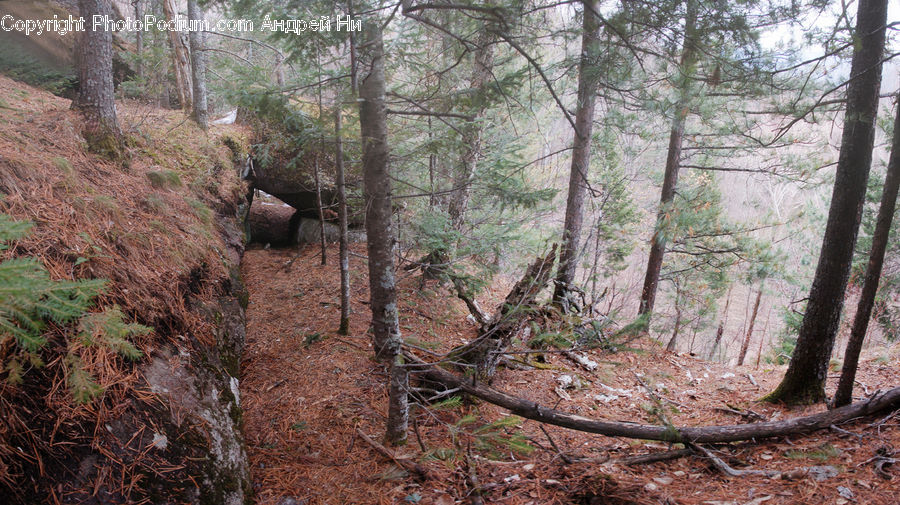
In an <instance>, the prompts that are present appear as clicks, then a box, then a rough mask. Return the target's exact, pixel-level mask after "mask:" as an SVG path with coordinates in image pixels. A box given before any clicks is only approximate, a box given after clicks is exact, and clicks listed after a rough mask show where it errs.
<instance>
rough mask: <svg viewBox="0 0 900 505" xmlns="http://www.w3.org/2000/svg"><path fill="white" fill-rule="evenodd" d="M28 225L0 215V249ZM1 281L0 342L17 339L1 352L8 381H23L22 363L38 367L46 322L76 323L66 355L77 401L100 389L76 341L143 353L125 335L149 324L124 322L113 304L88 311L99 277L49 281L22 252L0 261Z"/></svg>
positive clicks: (142, 331) (128, 353)
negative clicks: (84, 363) (81, 356)
mask: <svg viewBox="0 0 900 505" xmlns="http://www.w3.org/2000/svg"><path fill="white" fill-rule="evenodd" d="M31 227H32V224H31V223H30V222H28V221H16V220H12V219H10V217H9V216H7V215H5V214H0V250H4V249H7V248H8V247H9V246H8V243H9V242H11V241H14V240H17V239H20V238H24V237H25V236H27V235H28V234H29V232H30V230H31ZM0 286H2V288H0V346H3V345H4V344H6V342H7V341H8V340H9V339H13V340H14V341H15V343H16V347H15V349H14V350H13V351H12V352H9V353H8V354H5V355H2V356H0V358H2V365H3V371H4V372H5V374H6V380H7V381H9V382H10V383H13V384H21V383H22V382H23V381H24V374H25V369H26V365H30V366H32V367H35V368H40V367H42V366H43V364H44V363H43V360H42V359H41V355H40V353H41V350H42V349H43V348H44V347H45V346H46V344H47V338H46V337H45V336H44V333H45V330H46V329H47V327H48V325H49V324H56V325H63V326H65V325H70V324H73V323H75V322H76V321H77V323H78V333H77V338H75V339H72V338H71V337H67V338H69V341H67V342H66V348H67V353H66V356H65V363H66V365H67V367H68V378H67V382H68V386H69V390H70V391H71V394H72V397H73V398H74V399H75V401H77V402H80V403H86V402H88V401H90V400H92V399H93V398H95V397H96V396H97V395H98V394H99V393H100V392H102V388H101V387H100V386H99V385H97V384H96V382H94V380H93V378H92V377H91V375H90V373H88V372H87V371H86V370H85V368H84V366H83V364H82V361H81V358H80V357H79V356H78V353H77V349H78V347H79V346H84V347H90V346H107V347H109V348H110V349H112V350H114V351H115V352H117V353H119V354H120V355H122V356H123V357H125V358H127V359H130V360H137V359H139V358H140V357H141V356H142V353H141V351H140V350H138V349H137V348H136V347H135V346H134V345H133V344H132V343H131V342H129V341H128V339H129V338H130V337H132V336H134V335H143V334H147V333H149V332H150V331H151V329H150V328H148V327H146V326H141V325H139V324H134V323H126V322H125V321H124V314H122V311H121V310H119V308H118V307H111V308H106V309H105V310H103V311H102V312H96V313H91V312H89V310H90V309H91V307H92V306H93V305H94V300H95V299H96V297H97V296H98V295H99V294H100V293H101V292H102V291H103V289H104V287H105V286H106V281H105V280H103V279H90V280H75V281H62V280H53V279H51V278H50V275H49V273H48V272H47V270H46V269H45V268H44V265H43V264H42V263H41V262H40V261H38V260H37V259H36V258H33V257H29V256H26V257H16V258H12V259H8V260H6V261H3V262H2V263H0ZM66 335H70V332H66Z"/></svg>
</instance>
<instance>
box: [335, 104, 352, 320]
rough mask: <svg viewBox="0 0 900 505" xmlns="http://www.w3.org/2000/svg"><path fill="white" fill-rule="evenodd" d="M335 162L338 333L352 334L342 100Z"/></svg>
mask: <svg viewBox="0 0 900 505" xmlns="http://www.w3.org/2000/svg"><path fill="white" fill-rule="evenodd" d="M334 164H335V178H334V183H335V186H337V200H338V220H339V222H340V228H341V230H340V264H341V265H340V267H341V323H340V327H339V328H338V333H340V334H341V335H349V334H350V249H349V248H348V247H347V193H346V189H345V184H344V146H343V142H342V139H341V102H340V100H336V101H335V105H334Z"/></svg>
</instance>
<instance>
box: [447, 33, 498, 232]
mask: <svg viewBox="0 0 900 505" xmlns="http://www.w3.org/2000/svg"><path fill="white" fill-rule="evenodd" d="M495 38H496V36H495V35H494V34H492V33H491V32H489V31H488V30H482V31H481V32H479V35H478V38H477V39H476V44H478V49H476V50H475V58H474V60H475V61H474V65H473V68H472V76H471V77H470V78H469V89H470V90H471V92H472V93H475V94H476V97H475V108H474V111H473V113H472V114H471V116H472V121H469V122H468V123H467V124H466V125H464V126H463V127H462V138H461V142H462V146H463V153H462V159H461V162H460V164H461V166H460V168H459V169H458V170H457V172H456V176H455V177H454V180H453V192H452V193H451V194H450V202H449V203H448V206H447V212H448V214H450V223H451V225H452V226H453V229H454V230H456V231H461V230H462V228H463V224H464V223H465V219H466V212H467V211H468V208H469V195H470V194H471V186H472V180H473V178H474V177H475V171H476V170H477V169H478V161H479V160H480V159H481V157H482V152H481V135H482V133H483V131H484V125H483V124H482V122H481V120H482V118H483V117H484V113H485V110H487V93H486V89H485V85H486V84H487V83H488V82H490V80H491V79H492V68H493V66H494V40H495Z"/></svg>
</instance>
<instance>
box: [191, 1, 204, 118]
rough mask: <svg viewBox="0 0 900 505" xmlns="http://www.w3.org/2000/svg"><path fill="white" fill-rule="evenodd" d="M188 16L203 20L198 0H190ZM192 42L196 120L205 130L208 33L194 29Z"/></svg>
mask: <svg viewBox="0 0 900 505" xmlns="http://www.w3.org/2000/svg"><path fill="white" fill-rule="evenodd" d="M188 18H190V20H191V21H201V22H202V21H203V10H202V9H200V6H199V5H197V0H188ZM189 40H190V43H191V80H192V82H193V90H194V100H193V113H192V115H193V117H194V121H196V122H197V124H198V125H200V128H203V129H204V130H207V129H209V104H208V103H207V97H206V51H205V49H206V47H205V46H206V35H205V34H204V33H203V32H201V31H194V30H192V31H191V33H190V39H189Z"/></svg>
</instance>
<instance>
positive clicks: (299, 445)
mask: <svg viewBox="0 0 900 505" xmlns="http://www.w3.org/2000/svg"><path fill="white" fill-rule="evenodd" d="M353 247H354V250H355V252H356V253H357V254H359V255H362V254H364V253H365V247H364V246H363V245H356V246H353ZM328 254H329V262H328V265H327V266H321V265H320V256H319V250H318V249H317V248H316V247H306V248H304V249H302V250H301V252H300V254H299V256H297V253H296V251H295V250H293V249H272V250H264V249H261V248H258V247H256V248H254V247H251V248H250V249H249V250H248V251H247V252H246V254H245V256H244V259H243V273H244V278H245V280H246V283H247V287H248V289H249V292H250V305H249V309H248V312H247V349H246V352H245V356H244V360H243V363H242V379H241V398H242V404H243V407H244V411H245V412H244V420H245V435H246V441H247V444H248V451H249V457H250V461H251V464H252V471H253V481H254V488H255V492H256V498H257V502H258V503H259V504H264V505H288V504H291V503H294V504H297V503H307V504H342V503H359V504H364V503H379V504H380V503H420V504H435V505H448V504H452V503H473V501H472V498H473V492H472V489H473V485H472V482H473V479H472V477H475V479H474V480H476V481H477V482H478V487H479V489H480V492H481V495H482V497H483V501H484V502H485V503H504V504H545V503H560V504H562V503H583V504H595V503H596V504H600V503H610V504H626V503H634V504H651V503H654V504H658V503H669V504H675V503H677V504H709V505H725V504H738V505H751V504H752V505H758V504H766V505H772V504H779V503H785V504H788V503H816V504H818V503H823V504H824V503H827V504H837V505H841V504H847V503H866V504H896V503H898V498H897V497H898V496H900V478H893V479H891V478H889V477H891V476H892V475H893V473H894V471H893V469H892V468H891V467H890V466H889V465H884V466H883V469H882V472H880V471H879V470H878V469H877V468H876V466H875V461H874V460H873V458H874V457H875V456H876V455H877V451H881V453H882V454H885V455H891V454H893V452H894V451H895V450H897V451H900V430H898V429H897V428H898V425H900V411H898V412H894V413H893V414H890V415H888V414H887V413H886V414H885V415H883V416H880V417H878V418H874V419H872V418H870V419H859V420H855V421H854V422H851V423H848V424H845V425H842V426H840V427H839V428H836V429H832V430H823V431H819V432H816V433H813V434H810V435H807V436H795V437H782V438H775V439H768V440H760V441H757V442H744V443H733V444H723V445H719V446H717V447H715V448H713V449H714V450H715V451H716V453H717V454H718V455H719V457H720V458H722V459H723V460H725V461H726V462H728V463H729V464H730V465H731V466H732V467H734V468H740V469H766V470H778V471H781V472H784V473H785V474H790V475H792V478H790V479H785V478H777V479H772V478H767V477H762V476H742V477H727V476H724V475H723V474H721V473H719V472H718V471H717V470H716V469H715V468H714V467H713V466H711V465H710V464H709V463H708V462H707V461H706V460H704V459H702V458H699V457H696V456H688V457H684V458H680V459H675V460H670V461H665V462H657V463H652V464H644V465H638V466H626V465H623V464H617V463H614V461H615V460H617V459H619V458H622V457H626V456H632V455H639V454H648V453H653V452H659V451H666V450H668V449H670V447H668V446H667V445H666V444H664V443H660V442H651V441H646V440H630V439H624V438H611V437H604V436H600V435H592V434H588V433H581V432H576V431H571V430H567V429H563V428H559V427H555V426H545V427H543V429H542V426H541V425H540V424H539V423H537V422H534V421H530V420H521V419H517V418H513V417H512V416H509V415H508V414H507V413H506V412H505V411H503V410H502V409H500V408H498V407H495V406H493V405H490V404H486V403H482V402H476V403H472V404H465V403H462V404H459V403H456V404H450V405H445V406H444V408H440V409H435V408H430V409H423V408H414V409H413V410H412V412H411V414H412V417H413V418H414V422H411V428H410V432H411V434H410V440H409V444H408V445H406V446H405V447H402V448H400V449H397V450H396V455H397V456H398V457H410V458H412V459H413V460H414V461H416V462H418V463H420V464H421V465H423V466H424V467H425V468H426V469H427V470H428V478H427V479H425V480H424V481H423V480H416V479H415V478H414V476H411V475H407V474H406V472H404V471H403V470H401V469H400V468H399V467H398V466H397V465H395V464H394V463H393V462H392V461H390V460H388V459H386V458H385V457H383V456H382V455H380V454H379V453H378V452H376V451H375V450H373V448H372V446H370V445H369V444H368V443H366V442H365V441H364V440H363V439H362V438H361V437H360V436H359V435H358V433H357V430H360V431H362V432H363V433H366V434H368V435H369V436H370V437H371V438H372V439H374V440H381V437H382V436H383V433H384V421H385V413H386V404H387V401H386V400H387V397H386V389H385V386H384V384H385V382H386V373H385V370H384V369H383V367H382V366H380V365H378V364H377V363H375V362H374V361H373V360H372V359H371V356H372V351H371V347H370V343H369V339H368V337H367V335H366V330H367V328H368V323H369V319H370V313H369V308H368V306H367V305H366V304H367V300H368V289H367V279H366V275H365V272H366V265H365V262H364V260H363V259H361V257H360V256H351V292H352V296H351V304H352V307H353V313H352V317H351V332H350V336H347V337H342V336H338V335H337V334H336V328H337V326H338V324H337V323H338V318H339V313H340V301H339V273H338V268H337V254H338V251H337V247H336V246H333V247H331V248H330V249H329V250H328ZM295 257H296V259H295V261H293V263H291V264H290V266H286V264H287V263H288V262H290V261H291V260H292V259H293V258H295ZM404 275H405V276H404ZM399 286H400V289H399V298H400V302H401V303H400V314H401V329H402V332H403V335H404V337H405V338H407V339H412V340H411V341H412V342H414V343H415V344H416V345H418V346H420V347H431V348H434V349H435V350H438V351H440V350H447V349H449V348H451V347H453V346H455V345H459V344H460V343H462V342H463V341H465V340H466V339H471V338H473V337H474V336H475V334H476V329H475V327H474V326H472V325H471V324H469V323H468V322H466V314H467V312H466V309H465V307H464V306H463V304H462V302H460V301H459V300H457V299H456V298H455V297H453V296H451V295H450V294H449V293H448V292H446V291H445V290H444V289H443V288H441V287H439V286H436V285H435V284H434V283H428V284H427V285H426V286H425V287H424V289H419V288H420V278H419V277H418V276H410V275H406V273H404V274H403V275H401V279H400V282H399ZM504 295H505V293H504V292H502V290H499V289H498V290H496V291H493V292H490V291H489V292H488V293H486V294H485V295H483V301H482V306H484V307H492V306H493V305H494V304H496V302H497V301H498V300H500V299H502V297H503V296H504ZM632 346H633V347H635V349H632V350H628V351H619V352H616V353H610V352H604V353H600V352H594V351H592V352H591V353H590V355H591V357H592V359H593V360H595V361H597V362H599V363H600V366H599V367H598V368H597V369H596V370H594V371H592V372H588V371H586V370H584V369H580V368H578V366H577V365H576V364H574V363H572V362H570V361H568V360H567V359H565V358H563V357H561V356H559V355H557V354H547V355H546V357H547V360H546V364H545V365H544V366H542V368H541V369H533V370H511V369H501V370H500V372H499V373H498V377H497V378H496V380H495V381H494V384H493V386H494V387H495V388H498V389H500V390H502V391H505V392H508V393H511V394H515V395H520V396H524V397H526V398H529V399H531V400H534V401H536V402H539V403H541V404H543V405H547V406H555V407H556V408H558V409H561V410H564V411H568V412H571V413H576V414H580V415H582V416H586V417H594V418H602V419H607V420H617V421H632V422H640V423H652V424H661V423H662V422H665V420H668V421H669V422H671V423H672V424H674V425H675V426H684V425H691V426H699V425H711V424H737V423H743V422H752V421H753V419H757V420H758V419H767V420H779V419H786V418H790V417H795V416H800V415H805V414H810V413H814V412H817V411H821V410H823V409H824V406H822V405H818V406H811V407H804V408H794V409H787V408H783V407H780V406H775V405H770V404H765V403H757V402H756V400H757V399H758V398H760V397H761V396H762V395H763V394H765V393H766V392H768V391H770V390H772V389H773V388H774V387H775V386H776V385H777V383H778V381H779V380H780V378H781V376H782V374H783V373H784V367H773V366H771V365H762V366H761V367H760V368H755V367H753V366H744V367H729V366H726V365H723V364H720V363H713V362H707V361H704V360H701V359H698V358H696V357H692V356H689V355H682V354H672V353H666V352H665V351H663V349H662V348H661V347H660V346H659V344H657V343H656V342H652V341H649V340H648V341H644V342H637V343H632ZM898 361H900V349H890V350H888V351H885V353H884V354H883V355H880V356H877V357H875V358H874V359H869V360H866V361H864V362H863V363H862V364H861V369H860V372H859V376H858V379H859V381H860V384H861V385H864V387H860V388H859V389H863V388H864V389H865V390H866V391H867V392H868V393H873V392H875V391H876V390H879V389H881V390H886V389H888V388H890V387H892V386H896V385H897V384H900V371H898V366H897V365H898ZM544 367H546V368H544ZM835 373H836V372H835ZM562 375H568V376H569V377H573V378H576V380H575V382H577V383H580V384H579V385H578V386H577V387H575V388H571V389H565V390H558V389H557V388H558V386H559V385H560V382H559V378H560V376H562ZM831 382H834V381H831ZM648 389H652V390H653V393H652V394H650V393H648ZM829 392H830V391H829ZM857 394H862V391H857ZM598 395H605V396H598ZM720 409H730V410H731V412H729V411H725V410H720ZM734 411H739V412H743V413H744V414H745V415H744V416H742V415H740V414H737V413H735V412H734ZM751 412H752V413H751ZM757 415H758V416H759V417H756V416H757ZM543 430H546V433H545V432H544V431H543ZM522 441H524V442H527V445H528V446H531V447H532V448H533V450H532V451H531V452H530V453H529V452H527V451H524V450H519V452H516V450H517V449H520V444H519V442H522ZM679 447H680V446H679ZM560 451H562V453H563V454H564V455H565V457H564V456H563V455H561V454H560ZM577 458H591V461H588V462H576V463H566V462H565V460H566V459H569V460H571V459H577ZM607 459H608V461H606V462H604V460H607ZM810 468H812V469H811V470H810ZM896 473H897V475H896V476H895V477H900V471H897V472H896ZM291 500H293V501H291Z"/></svg>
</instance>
